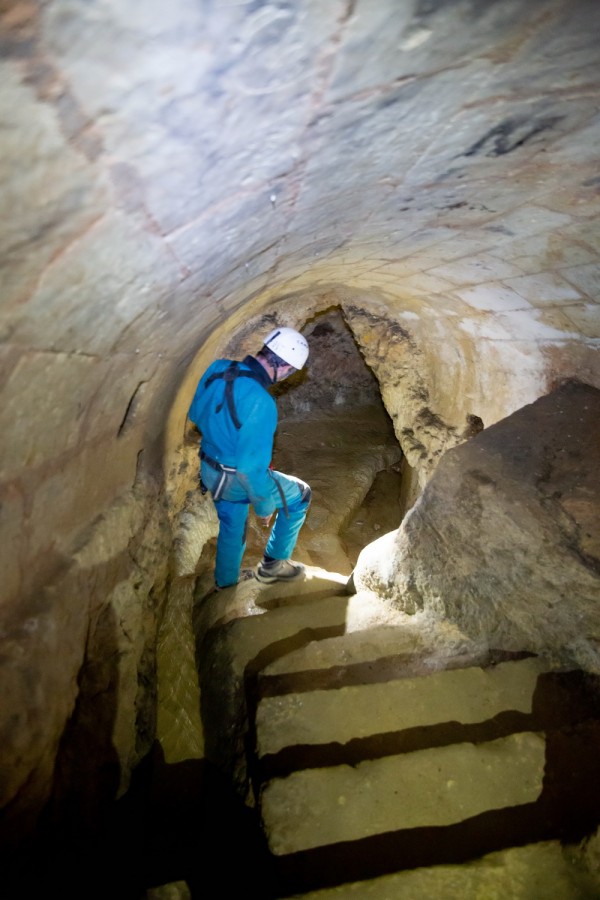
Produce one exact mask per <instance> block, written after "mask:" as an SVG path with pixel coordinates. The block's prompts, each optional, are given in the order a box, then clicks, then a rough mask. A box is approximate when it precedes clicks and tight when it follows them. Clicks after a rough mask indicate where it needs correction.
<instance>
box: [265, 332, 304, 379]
mask: <svg viewBox="0 0 600 900" xmlns="http://www.w3.org/2000/svg"><path fill="white" fill-rule="evenodd" d="M264 344H265V346H266V347H268V348H269V349H270V350H272V351H273V353H276V354H277V356H279V358H280V359H282V360H283V361H284V362H286V363H287V364H288V365H289V366H293V367H294V368H295V369H301V368H302V366H303V365H304V363H305V362H306V360H307V359H308V342H307V340H306V338H305V337H304V335H303V334H300V332H299V331H295V330H294V329H293V328H276V329H275V330H274V331H272V332H271V333H270V334H268V335H267V337H266V338H265V340H264Z"/></svg>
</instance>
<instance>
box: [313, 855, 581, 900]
mask: <svg viewBox="0 0 600 900" xmlns="http://www.w3.org/2000/svg"><path fill="white" fill-rule="evenodd" d="M597 890H598V889H597V885H596V884H595V882H594V880H593V879H592V878H590V875H589V873H588V872H586V871H585V869H582V868H579V867H578V866H577V865H576V864H574V863H573V858H572V855H571V853H570V851H568V850H567V851H565V850H564V849H563V848H562V847H561V846H560V844H558V843H556V842H550V841H548V842H542V843H539V844H531V845H530V846H528V847H515V848H513V849H511V850H505V851H502V852H499V853H490V854H489V855H488V856H485V857H484V858H483V859H481V860H477V861H476V862H468V863H465V864H464V865H462V866H448V865H440V866H433V867H431V868H425V869H414V870H413V871H411V872H401V873H399V874H397V875H388V876H384V877H383V878H379V879H377V880H375V881H362V882H360V883H355V884H344V885H342V887H338V888H331V889H330V890H323V891H310V892H309V893H307V894H303V895H302V897H303V900H390V898H392V897H402V900H423V897H435V898H436V900H456V898H458V897H486V898H488V897H489V898H492V897H493V898H496V897H497V898H500V897H510V898H511V900H533V898H534V897H536V898H537V897H539V898H540V900H541V898H544V900H594V898H595V897H596V896H597Z"/></svg>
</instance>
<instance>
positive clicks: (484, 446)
mask: <svg viewBox="0 0 600 900" xmlns="http://www.w3.org/2000/svg"><path fill="white" fill-rule="evenodd" d="M599 422H600V392H599V391H598V390H596V389H595V388H593V387H590V386H588V385H584V384H578V383H568V384H565V385H563V386H562V387H560V388H557V389H556V390H555V391H554V392H552V393H551V394H548V395H547V396H545V397H542V398H540V399H539V400H537V401H536V402H535V403H534V404H531V405H530V406H527V407H525V408H523V409H522V410H519V411H518V412H516V413H514V414H513V415H512V416H510V417H508V418H507V419H505V420H503V421H502V422H499V423H497V424H496V425H494V426H491V427H490V428H488V429H486V430H485V431H483V432H482V433H481V434H479V435H477V436H476V437H474V438H473V439H472V440H470V441H468V442H467V443H465V444H463V445H462V446H461V447H459V448H456V449H454V450H452V451H451V452H449V453H447V454H446V455H445V457H444V458H443V460H442V462H441V463H440V465H439V467H438V469H437V471H436V473H435V475H434V476H433V478H432V479H431V481H430V482H429V484H428V485H427V487H426V489H425V491H424V492H423V494H422V495H421V497H420V498H419V500H418V502H417V503H416V504H415V506H414V507H413V508H412V510H411V512H410V513H409V514H408V515H407V517H406V518H405V520H404V521H403V523H402V525H401V527H400V528H399V529H398V530H397V532H395V533H390V534H388V535H386V536H385V537H383V538H382V539H381V541H380V542H379V543H378V544H376V545H371V547H368V548H367V549H366V550H365V551H363V554H361V556H360V557H359V559H358V563H357V566H356V569H355V572H354V576H353V580H354V585H355V587H356V588H357V589H358V590H359V592H360V590H362V589H368V590H373V591H375V592H376V593H379V594H381V595H383V596H385V597H387V598H389V600H390V601H391V602H392V603H394V604H395V605H397V606H398V608H400V609H402V610H404V611H405V612H408V613H413V612H415V611H416V610H423V611H425V612H426V614H427V615H429V616H433V617H434V618H435V617H441V618H447V619H450V620H451V621H452V622H454V623H455V624H456V625H458V627H459V628H460V629H461V630H463V631H464V632H466V633H468V634H469V635H471V636H472V637H473V638H475V639H477V638H485V639H486V640H487V641H489V643H490V645H491V646H494V647H502V648H504V649H513V650H515V649H530V650H533V651H539V650H543V651H544V652H551V653H553V654H554V655H555V656H556V658H558V659H560V660H562V661H563V662H564V663H565V664H575V665H580V666H582V667H583V668H586V669H589V670H590V671H595V672H599V671H600V658H599V656H598V650H597V638H598V633H599V629H600V607H599V602H598V601H599V600H600V543H599V535H600V480H599V479H598V472H599V471H600V430H599Z"/></svg>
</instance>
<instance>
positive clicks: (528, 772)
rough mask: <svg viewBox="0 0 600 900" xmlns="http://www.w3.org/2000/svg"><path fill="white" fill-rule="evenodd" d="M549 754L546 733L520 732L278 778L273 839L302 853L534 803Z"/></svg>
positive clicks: (268, 806) (269, 802)
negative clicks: (544, 734) (547, 752)
mask: <svg viewBox="0 0 600 900" xmlns="http://www.w3.org/2000/svg"><path fill="white" fill-rule="evenodd" d="M544 754H545V744H544V739H543V736H540V735H535V734H518V735H511V737H508V738H502V739H501V740H498V741H491V742H489V743H485V744H480V745H478V746H476V747H475V746H473V745H465V744H455V745H453V746H452V747H437V748H435V749H431V750H421V751H419V752H418V753H406V754H404V755H402V756H396V757H390V758H387V759H383V760H376V761H373V762H363V763H360V764H359V765H358V766H355V767H350V766H338V767H335V768H329V769H313V770H311V771H306V772H298V773H295V774H293V775H289V776H288V777H287V778H285V779H281V780H273V781H271V782H270V783H269V784H268V785H267V786H266V788H265V789H264V791H263V794H262V800H261V810H262V816H263V821H264V823H265V828H266V830H267V834H268V836H269V845H270V847H271V849H272V851H273V853H275V854H277V855H281V854H286V853H295V852H297V851H299V850H307V849H310V848H311V847H320V846H322V845H323V844H335V843H337V842H339V841H352V840H357V839H360V838H364V837H369V836H372V835H376V834H382V833H384V832H388V831H397V830H399V829H402V828H419V827H422V826H432V827H439V826H443V825H452V824H453V823H455V822H460V821H461V820H462V819H466V818H468V817H470V816H476V815H478V814H479V813H482V812H486V811H487V810H490V809H499V808H502V807H514V806H518V805H520V804H525V803H533V802H534V801H535V800H537V798H538V797H539V795H540V792H541V788H542V778H543V774H544Z"/></svg>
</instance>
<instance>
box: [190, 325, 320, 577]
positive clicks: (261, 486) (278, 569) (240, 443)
mask: <svg viewBox="0 0 600 900" xmlns="http://www.w3.org/2000/svg"><path fill="white" fill-rule="evenodd" d="M307 359H308V343H307V341H306V338H305V337H304V336H303V335H302V334H300V332H298V331H295V330H294V329H293V328H283V327H282V328H275V329H274V330H273V331H271V332H270V334H268V335H267V337H266V338H265V340H264V343H263V346H262V347H261V349H260V350H259V351H258V352H257V353H256V354H255V355H254V356H246V357H245V358H244V359H243V360H242V361H241V362H238V361H236V360H230V359H217V360H216V361H215V362H213V363H212V364H211V365H210V366H209V367H208V369H207V370H206V372H205V373H204V375H203V376H202V378H201V379H200V381H199V383H198V387H197V388H196V392H195V394H194V399H193V400H192V403H191V406H190V409H189V413H188V415H189V418H190V419H191V421H192V422H193V423H194V424H195V425H196V427H197V428H198V430H199V431H200V435H201V441H200V486H201V490H202V491H203V492H206V491H210V493H211V495H212V498H213V501H214V504H215V508H216V511H217V515H218V517H219V535H218V538H217V553H216V561H215V583H216V586H217V588H225V587H229V586H231V585H234V584H237V583H238V581H239V578H240V571H241V564H242V558H243V556H244V552H245V550H246V528H247V520H248V511H249V507H250V506H252V507H253V509H254V512H255V514H256V516H257V517H258V519H259V520H260V522H261V523H262V525H264V527H265V528H269V527H270V525H271V520H272V518H273V516H274V515H275V521H274V524H273V527H272V528H271V532H270V535H269V539H268V542H267V545H266V548H265V554H264V557H263V559H262V561H261V562H260V563H259V564H258V565H257V567H256V569H255V570H254V576H255V577H256V578H257V579H258V580H259V581H261V582H263V583H266V584H269V583H271V582H274V581H293V580H294V579H299V578H303V577H304V576H305V569H304V566H303V565H301V564H300V563H296V562H294V561H293V560H292V559H291V558H290V557H291V556H292V553H293V551H294V548H295V546H296V541H297V539H298V534H299V532H300V529H301V527H302V525H303V523H304V520H305V519H306V514H307V511H308V507H309V504H310V499H311V490H310V487H309V486H308V484H306V482H304V481H301V479H299V478H295V477H294V476H292V475H285V474H283V472H276V471H274V470H273V469H272V467H271V458H272V453H273V441H274V439H275V430H276V428H277V406H276V403H275V400H274V399H273V397H272V396H271V394H270V393H269V388H270V387H271V386H272V385H274V384H276V383H278V382H280V381H283V380H284V379H285V378H288V377H289V376H290V375H292V374H293V373H294V372H296V371H298V370H299V369H302V368H303V366H304V365H305V363H306V360H307Z"/></svg>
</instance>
